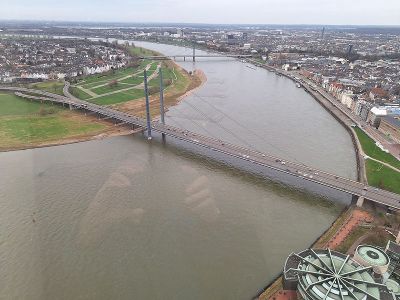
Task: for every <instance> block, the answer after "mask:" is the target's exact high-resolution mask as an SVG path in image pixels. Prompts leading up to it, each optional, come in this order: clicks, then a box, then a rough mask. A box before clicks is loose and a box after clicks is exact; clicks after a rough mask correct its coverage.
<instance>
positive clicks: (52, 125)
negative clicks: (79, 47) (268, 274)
mask: <svg viewBox="0 0 400 300" xmlns="http://www.w3.org/2000/svg"><path fill="white" fill-rule="evenodd" d="M130 51H131V53H133V54H136V55H154V54H155V53H154V52H152V51H150V50H146V49H142V48H131V49H130ZM160 68H161V70H162V73H163V83H164V87H165V97H164V99H165V105H166V107H168V106H171V105H174V104H176V102H177V101H178V100H179V97H181V96H182V95H184V94H185V93H186V92H187V91H189V90H191V89H194V88H196V87H198V86H199V85H200V84H201V82H202V81H201V78H200V77H198V76H190V74H188V73H187V72H186V71H184V70H183V69H181V68H179V67H178V66H177V65H176V64H174V63H173V62H171V61H163V62H160V61H149V60H137V61H136V63H133V64H132V65H131V66H129V67H126V68H121V69H117V70H110V71H109V72H105V73H101V74H95V75H90V76H84V77H79V78H73V79H71V80H70V82H71V86H70V93H71V94H72V95H74V96H75V97H77V98H79V99H82V100H85V101H89V102H92V103H96V104H99V105H113V107H114V108H116V109H120V110H122V111H129V112H131V113H134V114H136V115H139V116H142V114H143V111H144V105H142V104H143V102H144V88H143V72H144V70H147V75H148V79H149V81H148V83H149V94H150V96H151V99H150V101H152V102H154V101H158V100H157V99H158V94H159V80H160V79H159V70H160ZM27 87H30V88H33V89H39V90H44V91H48V92H51V93H55V94H59V95H63V87H64V82H63V81H45V82H39V83H33V84H29V85H27ZM156 108H157V112H156V111H154V114H157V113H158V106H157V107H156V106H154V105H152V110H155V109H156ZM152 114H153V111H152ZM118 128H119V127H118ZM118 128H116V127H114V126H112V125H111V124H109V123H107V121H99V120H97V119H96V118H95V117H93V116H92V117H90V116H85V115H83V114H81V113H79V112H74V111H70V110H69V109H64V108H63V107H61V106H57V105H52V104H49V103H38V102H35V101H29V100H26V99H22V98H20V97H17V96H15V95H14V94H12V93H0V151H6V150H14V149H25V148H32V147H38V146H43V145H53V144H63V143H67V142H71V141H77V140H87V139H90V138H92V137H93V136H96V135H98V134H103V133H106V134H109V133H110V134H112V133H114V132H115V133H118V132H120V130H119V129H118ZM117 131H118V132H117Z"/></svg>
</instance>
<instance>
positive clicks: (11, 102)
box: [0, 94, 106, 150]
mask: <svg viewBox="0 0 400 300" xmlns="http://www.w3.org/2000/svg"><path fill="white" fill-rule="evenodd" d="M105 128H106V125H104V124H101V123H99V122H93V121H92V120H90V119H86V118H84V117H82V118H80V117H79V115H77V114H76V113H75V112H71V111H69V110H67V109H63V108H62V107H61V106H57V105H51V104H46V103H43V104H42V103H39V102H31V101H28V100H25V99H22V98H20V97H17V96H15V95H14V94H0V150H3V149H12V148H19V147H26V146H34V145H35V144H38V143H46V142H51V141H58V140H61V139H64V138H73V137H77V136H81V135H83V134H98V133H100V132H102V131H103V130H104V129H105Z"/></svg>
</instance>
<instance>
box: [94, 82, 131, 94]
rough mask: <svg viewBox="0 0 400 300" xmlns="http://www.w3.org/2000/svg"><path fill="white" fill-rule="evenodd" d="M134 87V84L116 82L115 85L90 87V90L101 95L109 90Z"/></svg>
mask: <svg viewBox="0 0 400 300" xmlns="http://www.w3.org/2000/svg"><path fill="white" fill-rule="evenodd" d="M132 87H134V85H130V84H120V83H117V84H116V85H112V86H110V85H108V84H107V85H103V86H101V87H98V88H95V89H91V91H92V92H93V93H96V94H97V95H103V94H106V93H110V92H115V91H119V90H123V89H127V88H132Z"/></svg>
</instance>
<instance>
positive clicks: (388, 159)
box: [354, 127, 400, 169]
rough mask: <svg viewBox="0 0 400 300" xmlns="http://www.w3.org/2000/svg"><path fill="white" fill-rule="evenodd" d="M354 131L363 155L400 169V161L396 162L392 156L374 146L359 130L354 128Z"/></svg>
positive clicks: (371, 140)
mask: <svg viewBox="0 0 400 300" xmlns="http://www.w3.org/2000/svg"><path fill="white" fill-rule="evenodd" d="M354 130H355V131H356V133H357V137H358V140H359V141H360V143H361V146H362V148H363V150H364V153H365V154H366V155H368V156H369V157H372V158H375V159H377V160H380V161H383V162H385V163H388V164H390V165H391V166H393V167H395V168H397V169H400V161H399V160H397V159H396V158H395V157H394V156H393V155H391V154H389V153H386V152H384V151H382V150H381V149H380V148H379V147H378V146H376V145H375V142H374V140H373V139H371V138H370V137H369V136H368V135H367V134H365V133H364V131H362V130H361V129H360V128H358V127H356V128H354Z"/></svg>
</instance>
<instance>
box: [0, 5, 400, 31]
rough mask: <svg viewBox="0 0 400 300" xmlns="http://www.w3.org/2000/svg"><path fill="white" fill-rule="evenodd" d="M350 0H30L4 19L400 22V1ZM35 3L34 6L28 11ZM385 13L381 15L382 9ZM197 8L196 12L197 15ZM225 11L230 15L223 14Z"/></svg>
mask: <svg viewBox="0 0 400 300" xmlns="http://www.w3.org/2000/svg"><path fill="white" fill-rule="evenodd" d="M385 2H386V3H385V6H384V8H380V9H379V10H378V9H377V3H376V1H372V0H367V1H359V0H357V1H353V2H351V3H349V2H348V1H345V0H339V1H335V3H332V2H330V1H325V0H322V1H316V0H304V1H301V3H299V1H296V0H283V1H282V0H281V1H278V0H268V1H262V0H250V1H248V2H246V3H247V4H246V5H243V4H242V3H237V2H236V3H231V2H230V1H228V0H222V1H218V2H215V1H211V0H205V1H201V2H197V1H183V0H166V1H161V0H155V1H151V2H149V1H144V0H135V1H128V0H116V1H113V2H106V1H103V0H101V1H94V0H88V1H86V2H85V3H82V2H81V1H77V0H71V1H69V2H68V3H57V4H54V2H53V1H49V0H39V1H36V2H35V6H34V7H32V5H31V2H28V1H27V0H19V1H14V2H12V3H3V4H2V8H3V9H2V11H1V12H0V19H1V20H33V21H72V22H122V23H143V22H144V23H203V24H305V25H307V24H326V25H383V26H388V25H389V26H390V25H400V21H399V20H400V3H399V2H398V1H395V0H387V1H385ZM26 7H29V10H26ZM377 11H379V13H377ZM193 12H196V13H195V14H193ZM221 12H224V13H221Z"/></svg>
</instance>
